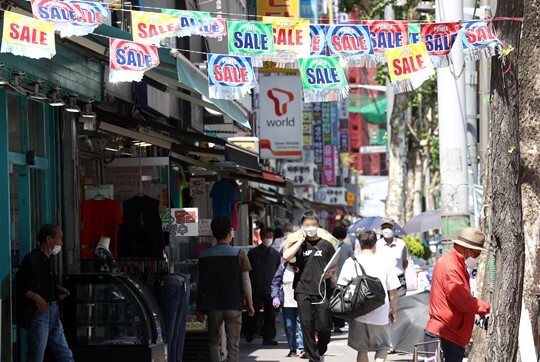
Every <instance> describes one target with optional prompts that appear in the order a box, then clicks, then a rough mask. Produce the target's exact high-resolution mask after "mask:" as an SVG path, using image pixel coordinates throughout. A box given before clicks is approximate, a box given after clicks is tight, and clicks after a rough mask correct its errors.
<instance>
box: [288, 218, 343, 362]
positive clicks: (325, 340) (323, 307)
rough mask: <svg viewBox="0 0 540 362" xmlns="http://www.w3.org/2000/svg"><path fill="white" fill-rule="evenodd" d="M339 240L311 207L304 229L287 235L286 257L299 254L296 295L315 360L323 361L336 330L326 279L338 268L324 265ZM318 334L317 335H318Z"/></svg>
mask: <svg viewBox="0 0 540 362" xmlns="http://www.w3.org/2000/svg"><path fill="white" fill-rule="evenodd" d="M339 243H340V242H339V241H338V240H336V239H335V238H333V237H332V235H330V233H328V232H327V231H325V230H323V229H320V228H319V218H318V217H317V214H316V213H315V212H314V211H311V210H308V211H306V212H305V213H304V215H303V216H302V229H301V230H299V231H298V232H296V233H293V234H291V235H289V236H288V237H287V239H285V241H284V245H283V258H284V259H285V260H287V261H290V260H291V259H293V258H296V262H297V265H298V272H297V273H296V274H295V278H294V281H293V289H294V291H295V294H294V297H295V299H296V301H297V302H298V311H299V314H300V323H301V325H302V334H303V338H304V352H305V353H306V356H307V358H309V360H310V361H313V362H319V361H323V360H324V357H323V355H324V354H325V353H326V351H327V349H328V344H329V343H330V336H331V331H332V315H331V313H330V307H329V304H328V298H327V297H326V296H325V293H326V292H329V291H330V286H328V285H327V284H328V283H326V281H325V280H323V279H326V280H328V279H330V278H331V277H332V276H333V275H334V274H335V270H333V269H330V270H329V272H328V273H324V269H325V267H326V266H327V264H328V263H329V262H330V260H331V259H332V256H333V255H334V254H335V252H336V251H335V248H336V247H337V246H338V245H339ZM316 337H317V339H316Z"/></svg>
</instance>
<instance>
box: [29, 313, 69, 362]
mask: <svg viewBox="0 0 540 362" xmlns="http://www.w3.org/2000/svg"><path fill="white" fill-rule="evenodd" d="M47 345H48V346H49V348H50V350H51V351H52V353H53V354H54V358H55V361H57V362H73V361H74V359H73V353H71V350H70V349H69V346H68V344H67V342H66V336H65V335H64V328H63V327H62V322H61V321H60V311H59V309H58V305H52V306H50V307H48V308H47V310H46V311H45V313H38V312H36V316H35V317H34V320H32V323H31V324H30V328H29V329H28V349H27V352H26V361H27V362H43V358H44V355H45V348H46V347H47Z"/></svg>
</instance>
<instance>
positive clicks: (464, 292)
mask: <svg viewBox="0 0 540 362" xmlns="http://www.w3.org/2000/svg"><path fill="white" fill-rule="evenodd" d="M484 241H485V236H484V234H483V233H481V232H480V231H478V230H476V229H474V228H470V227H469V228H465V229H463V230H461V232H460V233H459V237H458V238H457V240H454V248H453V249H452V250H450V251H449V252H448V253H446V254H445V255H444V256H443V257H442V258H440V259H439V260H438V261H437V263H436V264H435V269H434V270H433V282H432V286H431V294H430V301H429V316H430V319H429V321H428V324H427V327H426V330H425V334H426V335H425V340H426V342H429V341H433V340H440V342H441V348H442V351H443V355H444V361H445V362H458V361H459V362H461V361H462V360H463V356H464V354H465V346H466V345H467V343H469V341H470V340H471V336H472V330H473V325H474V319H475V315H476V314H478V315H480V316H481V317H483V316H485V315H486V314H488V313H489V311H490V309H491V306H490V305H489V303H486V302H484V301H482V300H480V299H478V298H475V297H473V296H472V295H471V288H470V285H469V279H470V277H469V273H468V271H467V268H473V267H476V264H477V263H478V257H479V256H480V253H481V252H482V251H485V249H484V248H483V245H484Z"/></svg>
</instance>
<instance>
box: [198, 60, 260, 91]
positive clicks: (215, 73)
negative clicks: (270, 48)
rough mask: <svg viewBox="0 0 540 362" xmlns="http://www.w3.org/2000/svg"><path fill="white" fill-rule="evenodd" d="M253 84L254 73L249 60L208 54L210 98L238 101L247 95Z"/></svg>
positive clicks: (254, 81)
mask: <svg viewBox="0 0 540 362" xmlns="http://www.w3.org/2000/svg"><path fill="white" fill-rule="evenodd" d="M255 84H256V80H255V73H254V72H253V66H252V64H251V59H250V58H246V57H237V56H234V55H220V54H208V92H209V96H210V98H214V99H228V100H234V99H239V98H242V97H244V96H245V95H246V94H248V93H249V92H250V91H251V89H252V88H253V87H255Z"/></svg>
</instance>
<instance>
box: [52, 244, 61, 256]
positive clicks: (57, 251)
mask: <svg viewBox="0 0 540 362" xmlns="http://www.w3.org/2000/svg"><path fill="white" fill-rule="evenodd" d="M61 250H62V245H55V246H54V248H53V249H52V250H51V249H49V253H51V255H57V254H58V253H60V251H61Z"/></svg>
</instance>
